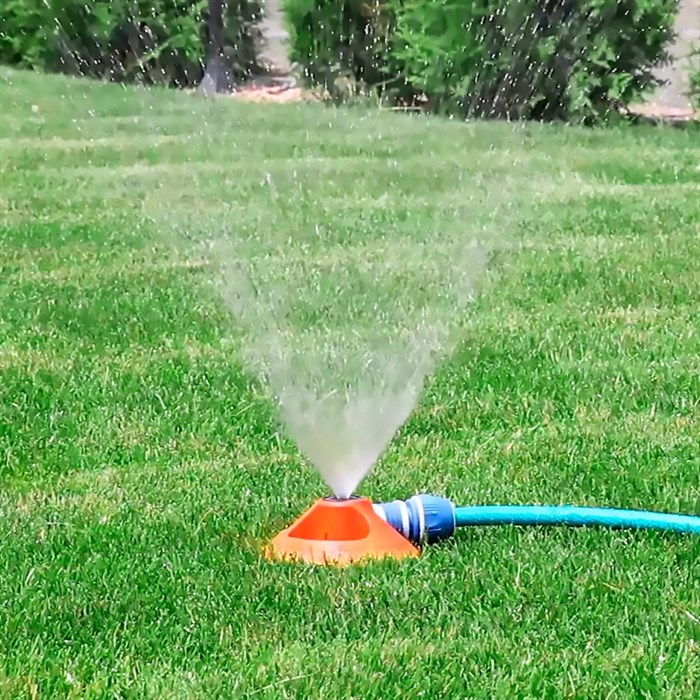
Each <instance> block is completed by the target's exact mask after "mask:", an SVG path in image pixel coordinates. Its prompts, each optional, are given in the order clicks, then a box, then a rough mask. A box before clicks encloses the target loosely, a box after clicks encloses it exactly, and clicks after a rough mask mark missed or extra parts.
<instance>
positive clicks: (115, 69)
mask: <svg viewBox="0 0 700 700" xmlns="http://www.w3.org/2000/svg"><path fill="white" fill-rule="evenodd" d="M206 5H207V3H206V0H130V1H129V2H126V1H123V2H122V1H119V0H2V10H0V12H1V14H0V62H2V63H7V64H12V65H18V66H23V67H27V68H33V69H39V70H48V71H60V72H67V73H72V74H80V75H88V76H92V77H99V78H104V79H109V80H114V81H138V82H146V83H166V84H169V85H176V86H186V85H191V84H193V83H196V82H198V81H199V79H200V78H201V76H202V72H203V66H202V63H203V58H204V47H205V39H206ZM259 14H260V11H259V5H258V3H257V0H232V1H231V2H229V7H228V15H227V35H226V39H227V49H228V53H229V54H230V57H231V59H232V63H233V68H234V72H235V73H237V74H238V75H239V76H242V75H245V74H248V73H249V72H250V71H251V70H252V68H253V67H254V62H255V46H254V38H255V36H254V34H255V28H254V22H255V21H256V20H257V18H258V17H259Z"/></svg>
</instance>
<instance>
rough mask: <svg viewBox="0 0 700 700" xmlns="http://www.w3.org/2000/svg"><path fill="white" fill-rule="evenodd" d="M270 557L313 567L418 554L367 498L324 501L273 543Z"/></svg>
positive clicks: (325, 499)
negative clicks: (375, 510) (293, 560)
mask: <svg viewBox="0 0 700 700" xmlns="http://www.w3.org/2000/svg"><path fill="white" fill-rule="evenodd" d="M266 554H267V556H268V558H273V557H274V558H279V559H295V560H298V561H304V562H307V563H311V564H351V563H352V562H356V561H360V560H361V559H370V558H372V559H378V558H382V557H392V558H394V559H401V558H403V557H417V556H418V554H419V551H418V549H417V548H416V547H414V546H413V545H412V544H411V543H410V542H409V541H408V540H407V539H406V538H405V537H403V535H400V534H399V533H398V532H397V531H396V530H394V528H393V527H391V525H389V524H388V523H386V522H385V521H384V520H382V519H381V518H380V517H379V516H378V515H377V514H376V513H375V512H374V508H372V503H371V502H370V501H369V500H368V499H366V498H352V499H349V500H338V499H334V498H322V499H320V500H318V501H316V503H314V504H313V505H312V506H311V508H309V510H307V511H306V512H305V513H304V514H303V515H301V516H300V517H299V518H298V519H297V520H296V521H295V522H294V523H293V524H292V525H291V526H290V527H288V528H287V529H286V530H282V532H280V533H279V534H278V535H277V536H276V537H275V538H274V539H273V540H272V542H271V543H270V546H269V548H268V549H267V552H266Z"/></svg>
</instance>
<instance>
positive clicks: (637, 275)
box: [0, 70, 700, 700]
mask: <svg viewBox="0 0 700 700" xmlns="http://www.w3.org/2000/svg"><path fill="white" fill-rule="evenodd" d="M0 105H1V113H0V154H1V162H0V175H1V178H2V179H1V183H0V184H1V191H0V211H1V214H2V225H1V227H0V373H1V380H0V479H1V484H2V489H1V491H0V697H3V698H12V699H13V700H15V699H17V700H19V699H25V698H26V699H30V698H31V699H34V698H138V699H141V698H153V699H156V698H157V699H158V700H169V699H176V698H177V699H179V698H183V699H185V698H186V699H190V698H192V699H198V698H201V699H202V700H204V699H206V700H209V699H211V698H226V699H228V698H234V699H238V698H240V699H243V698H256V699H259V700H263V699H270V700H273V699H275V700H276V699H285V698H300V699H301V698H322V699H323V700H334V699H338V700H341V699H347V698H357V699H359V698H362V699H369V698H377V699H380V698H381V699H384V698H407V699H414V698H426V699H427V700H433V699H437V698H445V699H450V700H452V699H455V700H456V699H461V698H464V699H466V698H483V699H484V700H486V699H491V698H504V699H510V698H532V699H533V700H535V699H540V698H580V699H581V700H584V699H585V700H589V699H591V698H620V699H623V700H629V699H630V698H669V699H674V700H679V699H683V698H688V699H691V698H697V697H700V538H697V537H691V536H685V537H684V536H675V535H666V534H662V533H652V532H636V533H635V532H624V531H601V530H585V529H575V530H571V529H560V528H555V529H518V528H495V529H480V530H469V531H462V532H458V533H457V535H456V537H455V538H453V539H452V540H451V541H449V542H447V543H445V544H443V545H440V546H435V547H432V548H430V549H427V550H426V551H424V553H423V555H422V556H421V557H420V558H419V559H417V560H414V561H408V562H377V563H373V564H369V565H366V566H357V567H351V568H347V569H337V568H332V567H329V568H306V567H304V566H300V565H288V564H280V563H274V562H268V561H266V560H264V559H263V557H262V555H261V553H260V551H261V547H262V546H263V545H264V544H265V543H266V542H267V541H268V540H269V539H270V538H271V537H272V536H273V535H274V534H276V533H277V532H278V531H279V530H280V528H282V527H284V526H285V525H286V524H288V523H289V522H290V521H291V520H292V519H293V518H294V517H296V516H297V515H298V514H299V513H300V512H301V511H302V510H304V509H305V508H306V507H308V505H309V504H310V503H311V502H312V501H313V500H314V499H315V498H318V497H320V496H323V495H326V494H327V489H326V487H325V486H324V485H323V482H322V481H321V479H320V478H319V476H318V475H317V474H316V472H315V471H313V470H312V469H311V468H309V467H308V465H307V464H306V463H305V461H304V459H303V457H302V456H300V454H299V453H298V451H297V450H296V448H295V446H294V443H293V442H292V441H291V440H290V439H289V437H288V436H287V435H286V434H285V432H284V431H283V430H282V429H281V428H280V427H279V424H278V422H277V419H276V413H275V407H274V403H273V402H272V401H271V400H270V399H269V398H268V397H267V395H266V394H265V393H264V392H263V391H262V390H261V388H260V386H259V385H258V383H257V381H256V380H255V377H254V376H252V374H251V373H250V372H248V371H247V370H246V367H245V366H244V363H243V362H242V357H243V351H244V343H245V338H244V336H243V334H242V333H241V330H240V328H239V327H238V326H237V325H236V323H235V322H232V318H231V316H230V314H229V312H228V310H227V308H226V306H225V304H223V303H222V302H221V301H220V299H219V297H218V296H217V295H216V294H215V293H212V289H211V285H210V284H209V281H210V278H211V275H210V272H211V270H210V268H209V266H208V265H207V264H204V263H203V262H202V260H201V259H200V258H199V257H197V255H196V254H195V252H194V250H195V246H194V243H193V241H195V242H196V241H198V240H205V239H207V238H210V237H216V236H217V235H219V234H220V233H221V232H224V233H226V234H227V235H228V236H230V238H231V240H234V241H244V242H246V245H247V246H248V248H246V250H248V251H249V254H250V255H251V256H256V255H257V256H258V258H259V259H261V260H263V261H266V263H265V264H266V265H267V269H269V270H276V269H281V270H282V271H284V270H286V269H287V267H285V264H286V263H288V262H289V260H292V259H299V258H300V257H301V258H304V259H309V260H314V259H317V260H328V259H332V260H334V261H336V263H337V267H338V269H345V268H348V269H353V268H352V266H353V265H355V264H356V263H357V261H358V260H364V259H366V258H369V257H372V256H374V258H372V259H374V260H378V261H379V263H378V264H381V265H384V266H385V269H386V270H389V271H391V272H392V274H394V275H396V274H399V273H401V272H405V273H406V274H405V275H404V277H407V278H408V280H409V282H405V284H408V285H409V287H410V279H411V275H413V274H414V273H415V274H416V275H417V276H419V273H420V271H421V269H429V268H430V264H431V263H434V264H435V271H436V272H435V274H439V272H440V268H441V264H437V262H436V261H438V260H439V259H440V258H439V254H440V251H443V252H444V250H448V251H450V250H452V248H450V247H449V246H451V245H456V241H458V240H459V239H460V237H463V238H464V239H465V240H466V239H467V238H470V237H471V236H473V235H477V234H478V235H485V236H487V237H488V238H489V240H490V241H491V245H493V246H494V250H496V251H497V255H496V259H495V260H494V268H493V270H494V273H493V274H492V275H491V276H489V278H488V279H487V282H486V284H485V285H484V287H483V290H482V294H481V295H480V296H479V298H478V299H477V300H476V302H475V303H474V304H473V305H471V306H469V307H465V308H463V309H462V310H460V311H459V314H460V315H459V318H458V319H457V321H456V322H458V324H459V325H460V327H461V328H462V331H463V335H462V339H461V341H460V343H459V345H458V347H457V348H456V351H455V352H454V353H453V354H452V356H451V357H450V358H449V359H447V360H446V361H444V362H442V363H441V364H440V365H439V367H438V370H437V372H436V374H435V376H434V378H433V379H431V380H430V381H429V382H428V383H427V385H426V388H425V392H424V394H423V396H422V398H421V400H420V403H419V405H418V407H417V408H416V410H415V411H414V413H413V414H412V416H411V418H410V419H409V420H408V422H407V423H406V424H405V426H404V427H403V428H402V429H401V431H400V432H399V434H398V435H397V437H396V438H395V440H394V441H393V442H392V444H391V445H390V447H389V449H388V450H387V452H386V453H385V454H384V456H383V457H382V459H381V461H380V463H379V464H378V466H377V468H376V469H375V470H374V471H373V472H372V473H371V474H370V476H369V477H368V478H367V479H366V480H365V482H363V484H362V486H361V489H360V490H361V492H362V493H363V494H364V495H367V496H369V497H370V498H372V499H374V500H377V501H380V500H390V499H393V498H405V497H408V496H410V495H411V494H412V493H415V492H420V491H424V492H434V493H439V494H443V495H447V496H448V497H450V498H451V499H453V500H454V502H455V503H457V504H458V505H467V504H472V503H491V502H505V503H578V504H583V505H601V506H605V505H609V506H619V507H632V508H649V509H658V510H669V511H679V512H686V513H696V514H697V513H699V512H700V446H699V440H700V184H699V181H700V170H699V168H698V163H699V162H700V159H699V156H700V147H699V146H698V143H699V142H700V139H699V137H698V131H697V129H695V130H692V129H689V130H682V129H666V128H652V127H635V128H630V127H619V128H609V129H605V130H586V129H583V128H575V127H565V126H561V125H528V126H521V125H516V126H514V125H508V124H496V123H494V124H490V123H483V124H478V123H477V124H474V123H467V124H460V123H456V122H452V121H447V120H438V119H427V118H422V117H410V116H402V115H396V114H394V113H391V112H373V111H368V110H366V109H360V108H353V109H347V110H334V109H330V108H326V107H323V106H320V105H284V106H282V105H280V106H270V105H268V106H261V105H248V104H242V103H239V102H236V101H233V100H226V99H223V100H219V101H215V102H213V103H209V102H205V101H202V100H200V99H198V98H197V97H196V96H193V95H188V94H181V93H175V92H165V91H158V90H156V91H147V90H143V89H136V88H122V87H116V86H108V85H101V84H95V83H86V82H79V81H75V80H69V79H65V78H60V77H50V78H48V77H41V76H38V75H33V74H28V73H17V72H12V71H8V70H3V71H2V72H1V73H0ZM319 231H322V233H323V235H320V234H319ZM426 242H428V243H429V244H430V245H434V246H435V257H433V255H432V254H431V253H430V252H429V253H428V254H427V255H426V254H425V250H426ZM448 243H449V246H448ZM443 244H444V245H443ZM441 245H442V247H441ZM445 246H447V247H445ZM266 256H267V257H266ZM294 256H296V258H295V257H294ZM285 261H286V262H285ZM353 261H354V262H353ZM331 317H333V316H331ZM333 318H335V317H333ZM338 322H339V323H340V321H338ZM340 327H341V326H339V328H340Z"/></svg>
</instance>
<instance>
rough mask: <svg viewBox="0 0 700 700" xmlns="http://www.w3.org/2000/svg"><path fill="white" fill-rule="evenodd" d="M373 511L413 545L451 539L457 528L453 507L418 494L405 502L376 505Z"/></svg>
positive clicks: (449, 503)
mask: <svg viewBox="0 0 700 700" xmlns="http://www.w3.org/2000/svg"><path fill="white" fill-rule="evenodd" d="M373 507H374V511H375V513H377V515H379V517H380V518H382V520H385V521H386V522H387V523H389V525H391V526H392V527H393V528H394V529H395V530H397V531H398V532H400V533H401V534H402V535H403V536H404V537H405V538H406V539H408V540H409V541H411V542H413V543H414V544H417V545H421V544H433V543H434V542H439V541H440V540H444V539H446V538H448V537H451V536H452V535H453V534H454V532H455V529H456V527H457V522H456V520H455V507H454V505H453V504H452V502H451V501H449V500H448V499H447V498H442V497H441V496H433V495H431V494H425V493H421V494H418V495H416V496H413V497H411V498H409V499H408V500H406V501H391V502H390V503H375V504H374V506H373Z"/></svg>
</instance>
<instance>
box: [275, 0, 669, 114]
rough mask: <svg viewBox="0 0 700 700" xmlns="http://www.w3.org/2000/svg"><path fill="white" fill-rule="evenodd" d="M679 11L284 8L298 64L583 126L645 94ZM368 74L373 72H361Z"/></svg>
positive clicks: (316, 3) (397, 1) (598, 6)
mask: <svg viewBox="0 0 700 700" xmlns="http://www.w3.org/2000/svg"><path fill="white" fill-rule="evenodd" d="M676 5H677V0H621V1H618V0H587V1H586V2H574V0H548V1H547V2H540V1H539V0H474V1H473V2H464V0H442V1H441V2H439V3H436V2H433V1H432V0H387V2H386V3H384V4H379V3H375V4H374V5H368V4H367V3H362V2H359V0H287V8H288V12H289V19H290V23H291V25H292V29H293V38H294V48H295V53H296V58H297V60H299V61H300V62H302V63H303V64H304V65H305V67H306V69H307V73H308V74H309V76H310V77H311V78H313V79H316V80H319V79H320V80H321V81H326V82H327V76H328V75H329V74H335V73H338V72H342V71H343V70H344V71H347V72H350V73H352V74H353V75H354V76H355V77H356V79H358V80H361V81H364V82H369V83H370V84H374V85H377V86H378V87H379V88H380V89H382V90H384V91H386V90H388V93H389V95H390V96H392V97H394V98H396V97H405V96H407V95H413V96H415V95H420V94H424V95H425V96H427V98H428V100H429V102H430V104H431V105H432V106H433V107H434V108H436V109H444V110H447V111H450V112H453V113H460V114H463V115H469V116H493V117H506V118H520V117H529V118H544V119H554V118H568V119H578V120H588V119H591V118H595V117H597V116H600V115H602V114H605V113H606V112H607V111H609V110H610V108H612V107H615V106H617V105H618V104H629V103H630V102H633V101H635V100H638V99H639V98H640V97H641V96H642V94H643V93H644V92H645V91H647V90H649V89H651V88H653V87H654V86H655V85H656V84H657V81H656V79H655V78H654V77H653V75H652V69H653V68H654V67H655V66H656V65H658V64H660V63H662V62H663V61H664V60H666V58H667V55H666V47H667V46H668V44H669V42H670V41H671V40H672V38H673V20H674V15H675V10H676ZM368 66H369V67H368Z"/></svg>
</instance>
